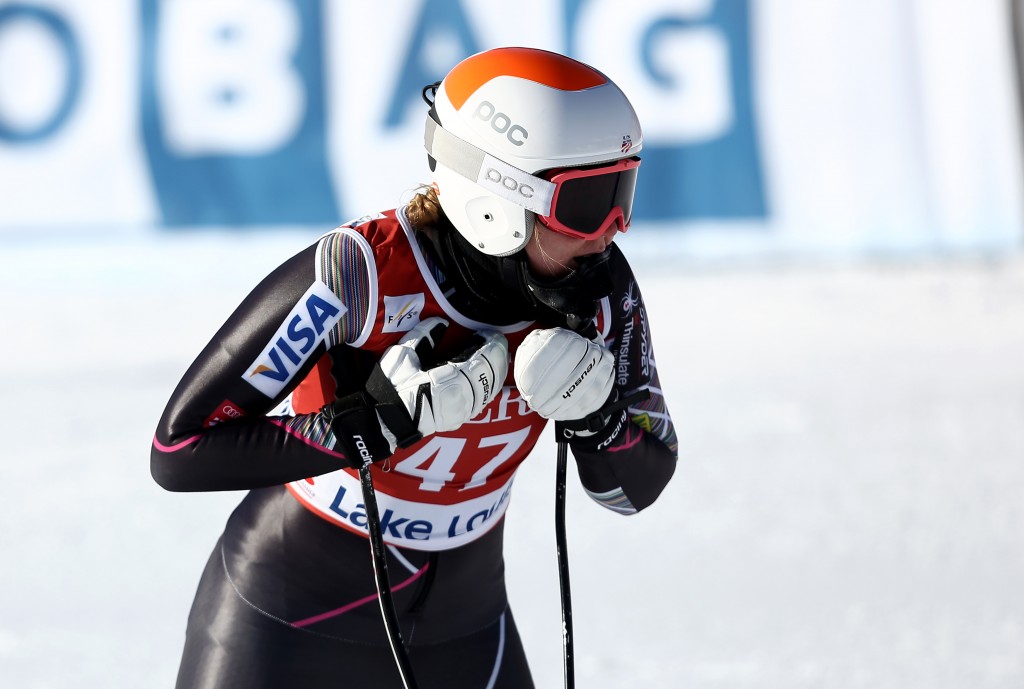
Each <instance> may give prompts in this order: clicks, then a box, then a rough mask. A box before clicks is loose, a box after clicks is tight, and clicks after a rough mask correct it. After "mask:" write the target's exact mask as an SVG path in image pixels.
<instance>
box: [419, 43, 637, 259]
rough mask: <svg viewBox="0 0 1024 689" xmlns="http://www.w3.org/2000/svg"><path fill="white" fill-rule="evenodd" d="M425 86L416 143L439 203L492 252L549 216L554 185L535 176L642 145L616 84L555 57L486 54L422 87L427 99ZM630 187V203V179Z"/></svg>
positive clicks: (525, 52)
mask: <svg viewBox="0 0 1024 689" xmlns="http://www.w3.org/2000/svg"><path fill="white" fill-rule="evenodd" d="M431 88H433V89H434V94H433V101H432V103H431V109H430V113H429V115H428V117H427V122H426V131H425V135H424V144H425V147H426V149H427V153H428V156H429V159H430V163H431V171H432V175H433V181H434V184H435V185H436V187H437V190H438V200H439V201H440V204H441V208H442V209H443V210H444V212H445V215H447V216H448V218H449V220H451V222H452V224H453V225H454V226H455V228H456V229H457V230H458V231H459V232H460V233H461V234H462V235H463V236H464V237H465V238H466V239H467V240H468V241H469V242H470V243H471V244H472V245H473V247H474V248H475V249H477V250H479V251H481V252H483V253H485V254H488V255H491V256H507V255H509V254H512V253H515V252H517V251H519V250H520V249H522V248H523V247H524V246H526V243H527V241H529V239H530V235H531V233H532V231H533V225H534V221H535V219H536V218H537V217H538V216H541V217H543V216H549V215H552V211H553V201H554V199H555V196H556V192H557V190H558V185H557V183H556V182H553V181H550V180H549V179H545V178H544V177H542V176H539V175H538V174H537V173H538V172H541V171H545V170H553V169H556V168H558V169H560V168H578V167H581V166H590V165H598V164H605V163H611V162H614V161H618V160H622V159H629V158H632V157H633V156H635V155H636V154H637V153H638V152H639V151H640V149H641V147H642V146H643V136H642V134H641V131H640V123H639V120H638V119H637V116H636V113H635V112H634V110H633V107H632V105H630V102H629V100H628V99H627V98H626V96H625V94H624V93H622V91H621V90H620V89H619V87H618V86H616V85H615V83H614V82H612V81H611V79H609V78H608V77H607V76H605V75H604V74H602V73H601V72H599V71H597V70H596V69H594V68H593V67H590V66H588V65H585V64H583V63H581V62H578V61H576V60H573V59H571V58H568V57H565V56H563V55H559V54H557V53H551V52H548V51H544V50H538V49H534V48H496V49H493V50H487V51H484V52H482V53H477V54H476V55H473V56H471V57H469V58H466V59H465V60H463V61H462V62H460V63H459V64H457V65H456V66H455V67H454V68H453V69H452V70H451V71H450V72H449V73H448V74H447V76H445V78H444V79H443V80H442V81H441V82H439V83H438V84H435V85H432V86H431V87H427V89H424V97H425V98H426V94H427V90H429V89H431ZM428 102H430V101H428ZM633 174H634V175H635V171H634V173H633ZM634 179H635V177H634ZM628 193H629V197H630V198H629V202H630V203H632V184H630V185H629V190H628ZM620 215H621V214H620ZM619 222H620V226H623V220H622V219H621V218H620V220H619ZM624 222H625V224H628V217H627V218H626V219H625V221H624Z"/></svg>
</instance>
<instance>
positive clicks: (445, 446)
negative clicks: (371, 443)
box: [395, 428, 530, 493]
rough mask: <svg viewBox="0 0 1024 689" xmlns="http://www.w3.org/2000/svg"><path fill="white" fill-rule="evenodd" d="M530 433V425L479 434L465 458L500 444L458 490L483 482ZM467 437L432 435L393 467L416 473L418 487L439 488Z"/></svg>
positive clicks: (460, 454) (452, 473)
mask: <svg viewBox="0 0 1024 689" xmlns="http://www.w3.org/2000/svg"><path fill="white" fill-rule="evenodd" d="M529 436H530V429H529V428H521V429H519V430H517V431H512V432H511V433H503V434H501V435H492V436H488V437H485V438H481V439H480V441H479V442H478V443H477V446H476V448H474V449H473V451H472V452H471V453H469V454H468V455H466V456H465V459H466V460H470V459H478V457H479V450H482V449H484V448H488V447H500V448H501V449H500V450H499V451H498V454H496V455H495V456H494V457H493V458H492V459H491V460H490V461H488V462H487V463H486V464H484V465H483V466H481V467H480V468H479V469H477V470H476V472H474V473H473V476H472V478H470V480H469V482H468V483H467V484H466V485H465V486H463V487H462V488H460V489H459V490H469V489H470V488H477V487H479V486H482V485H484V483H486V482H487V479H489V478H490V477H491V474H493V473H494V472H495V471H496V470H497V469H498V467H499V466H501V465H502V464H504V463H505V462H507V461H508V460H509V459H511V458H512V457H514V456H515V455H516V454H517V452H518V451H519V448H521V447H522V446H523V443H525V442H526V440H527V438H528V437H529ZM468 442H469V441H468V440H467V439H466V438H447V437H444V436H439V435H435V436H433V437H432V438H430V440H429V441H428V442H427V443H426V444H425V445H424V446H423V447H421V448H420V449H419V450H417V451H416V452H414V453H413V454H412V455H410V456H409V457H406V458H405V459H403V460H402V461H400V462H398V464H396V465H395V471H398V472H401V473H403V474H407V475H409V476H419V477H420V478H422V479H423V480H422V481H421V482H420V490H426V491H430V492H432V493H437V492H440V491H441V490H442V489H443V488H444V487H445V486H446V485H447V484H448V483H449V482H451V481H453V480H454V479H455V471H454V468H455V465H456V464H457V463H458V461H459V459H460V458H462V457H463V456H464V455H463V450H464V449H465V447H466V445H467V443H468Z"/></svg>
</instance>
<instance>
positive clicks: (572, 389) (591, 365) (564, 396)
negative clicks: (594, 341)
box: [562, 357, 597, 400]
mask: <svg viewBox="0 0 1024 689" xmlns="http://www.w3.org/2000/svg"><path fill="white" fill-rule="evenodd" d="M596 365H597V357H594V358H593V359H591V360H590V363H589V364H587V367H586V368H585V369H583V373H581V374H580V377H579V378H577V379H576V382H575V383H573V384H572V385H570V386H569V389H568V390H566V391H565V392H564V393H562V399H565V400H567V399H569V398H570V397H572V393H573V392H575V391H576V388H577V387H579V384H580V383H582V382H583V379H584V378H586V377H587V374H588V373H590V372H591V371H593V370H594V366H596Z"/></svg>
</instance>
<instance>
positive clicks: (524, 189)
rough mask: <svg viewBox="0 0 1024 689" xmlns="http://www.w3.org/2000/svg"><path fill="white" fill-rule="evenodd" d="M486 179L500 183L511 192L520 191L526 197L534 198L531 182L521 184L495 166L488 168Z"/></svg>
mask: <svg viewBox="0 0 1024 689" xmlns="http://www.w3.org/2000/svg"><path fill="white" fill-rule="evenodd" d="M484 179H486V180H487V181H488V182H492V183H494V184H500V185H501V186H503V187H505V188H506V189H508V190H509V191H511V192H518V193H519V195H520V196H522V197H524V198H528V199H531V198H533V187H531V186H530V185H529V184H520V183H519V182H518V181H516V180H515V179H512V178H511V177H509V176H508V175H503V174H501V173H500V172H498V171H497V170H495V169H494V168H493V167H489V168H487V172H485V173H484Z"/></svg>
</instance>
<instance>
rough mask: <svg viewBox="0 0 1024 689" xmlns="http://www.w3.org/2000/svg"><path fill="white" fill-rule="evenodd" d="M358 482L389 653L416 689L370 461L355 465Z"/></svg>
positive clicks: (408, 684) (408, 688)
mask: <svg viewBox="0 0 1024 689" xmlns="http://www.w3.org/2000/svg"><path fill="white" fill-rule="evenodd" d="M359 483H360V485H361V486H362V489H363V504H364V505H365V507H366V528H367V530H368V531H369V532H370V558H371V560H372V562H373V576H374V578H375V579H376V582H377V598H378V599H379V600H380V613H381V617H383V618H384V628H385V629H386V630H387V634H388V643H390V644H391V653H392V654H393V655H394V656H395V664H396V665H397V666H398V674H400V675H401V676H402V686H404V687H405V689H417V685H416V678H415V677H414V676H413V672H412V663H410V662H409V655H408V653H407V652H406V650H405V643H404V642H403V641H402V628H401V627H400V626H399V624H398V614H397V613H396V612H395V601H394V599H393V598H392V597H391V581H390V579H389V578H388V561H387V552H386V550H385V545H384V534H383V533H382V532H381V528H380V515H379V514H378V510H377V494H376V492H375V491H374V490H373V477H372V476H371V475H370V462H366V463H365V464H363V465H362V466H361V467H359Z"/></svg>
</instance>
